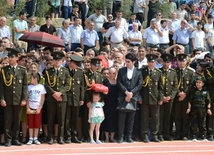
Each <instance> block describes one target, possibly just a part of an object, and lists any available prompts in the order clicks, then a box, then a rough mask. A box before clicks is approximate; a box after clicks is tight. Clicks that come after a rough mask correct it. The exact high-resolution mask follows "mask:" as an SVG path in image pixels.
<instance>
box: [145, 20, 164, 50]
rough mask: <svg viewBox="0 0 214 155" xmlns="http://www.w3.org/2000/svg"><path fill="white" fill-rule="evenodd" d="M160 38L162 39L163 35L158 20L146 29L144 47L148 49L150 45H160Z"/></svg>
mask: <svg viewBox="0 0 214 155" xmlns="http://www.w3.org/2000/svg"><path fill="white" fill-rule="evenodd" d="M159 36H160V37H162V36H163V33H162V32H161V30H160V28H159V27H158V25H157V22H156V20H154V19H152V20H151V22H150V27H148V28H146V29H145V31H144V36H143V46H144V47H146V48H147V47H148V46H149V45H151V44H153V45H157V46H158V45H159Z"/></svg>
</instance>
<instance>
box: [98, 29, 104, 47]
mask: <svg viewBox="0 0 214 155" xmlns="http://www.w3.org/2000/svg"><path fill="white" fill-rule="evenodd" d="M97 35H98V37H99V44H100V48H102V44H103V34H102V32H97Z"/></svg>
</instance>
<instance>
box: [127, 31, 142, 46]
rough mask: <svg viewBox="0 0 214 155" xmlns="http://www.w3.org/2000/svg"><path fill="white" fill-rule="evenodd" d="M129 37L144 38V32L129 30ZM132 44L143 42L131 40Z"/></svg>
mask: <svg viewBox="0 0 214 155" xmlns="http://www.w3.org/2000/svg"><path fill="white" fill-rule="evenodd" d="M129 38H135V39H142V33H141V32H140V31H138V30H137V31H134V30H131V31H129ZM130 43H131V44H141V42H140V41H138V42H137V41H130Z"/></svg>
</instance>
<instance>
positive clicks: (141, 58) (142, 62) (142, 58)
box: [135, 46, 148, 69]
mask: <svg viewBox="0 0 214 155" xmlns="http://www.w3.org/2000/svg"><path fill="white" fill-rule="evenodd" d="M137 58H138V59H137V61H136V64H135V66H136V67H138V69H140V68H143V67H145V66H147V65H148V64H147V58H146V49H145V48H144V47H143V46H140V47H139V48H138V55H137Z"/></svg>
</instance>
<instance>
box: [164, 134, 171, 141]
mask: <svg viewBox="0 0 214 155" xmlns="http://www.w3.org/2000/svg"><path fill="white" fill-rule="evenodd" d="M164 140H167V141H172V140H173V138H172V137H171V136H170V135H166V136H164Z"/></svg>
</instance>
